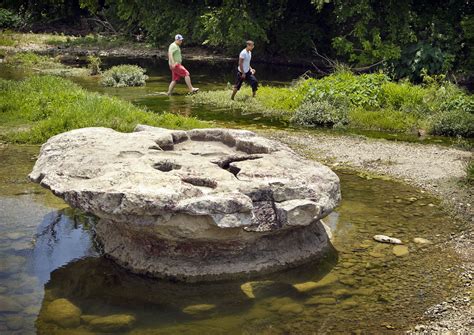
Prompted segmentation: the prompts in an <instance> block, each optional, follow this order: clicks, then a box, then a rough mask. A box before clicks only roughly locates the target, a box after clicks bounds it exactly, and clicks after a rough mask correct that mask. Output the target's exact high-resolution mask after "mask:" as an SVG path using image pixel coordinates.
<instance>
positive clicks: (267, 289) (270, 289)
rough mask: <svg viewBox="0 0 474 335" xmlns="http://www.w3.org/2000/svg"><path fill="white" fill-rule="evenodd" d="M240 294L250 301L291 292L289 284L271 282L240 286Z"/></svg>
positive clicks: (253, 282)
mask: <svg viewBox="0 0 474 335" xmlns="http://www.w3.org/2000/svg"><path fill="white" fill-rule="evenodd" d="M240 289H241V290H242V292H243V293H244V294H245V295H246V296H247V297H249V298H250V299H255V298H263V297H269V296H278V295H284V294H285V293H286V292H290V291H292V290H293V287H292V286H291V285H290V284H286V283H279V282H274V281H271V280H262V281H250V282H247V283H244V284H242V285H240Z"/></svg>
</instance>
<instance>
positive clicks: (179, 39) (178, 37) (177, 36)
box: [174, 34, 184, 41]
mask: <svg viewBox="0 0 474 335" xmlns="http://www.w3.org/2000/svg"><path fill="white" fill-rule="evenodd" d="M174 40H175V41H182V40H184V38H183V35H181V34H177V35H176V36H175V37H174Z"/></svg>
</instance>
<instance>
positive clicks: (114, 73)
mask: <svg viewBox="0 0 474 335" xmlns="http://www.w3.org/2000/svg"><path fill="white" fill-rule="evenodd" d="M145 72H146V70H145V69H143V68H141V67H140V66H137V65H117V66H113V67H111V68H110V69H108V70H107V71H105V72H104V73H103V74H102V79H101V81H100V82H101V84H102V85H103V86H110V87H127V86H144V85H145V83H146V80H147V79H148V76H147V75H146V74H145Z"/></svg>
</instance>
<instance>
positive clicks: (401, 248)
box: [392, 245, 410, 257]
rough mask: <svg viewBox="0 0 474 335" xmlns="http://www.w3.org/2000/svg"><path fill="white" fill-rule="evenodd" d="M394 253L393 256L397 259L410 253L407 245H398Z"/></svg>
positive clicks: (394, 248)
mask: <svg viewBox="0 0 474 335" xmlns="http://www.w3.org/2000/svg"><path fill="white" fill-rule="evenodd" d="M392 251H393V254H394V255H395V256H397V257H403V256H406V255H408V254H409V253H410V252H409V251H408V247H407V246H406V245H396V246H394V247H393V249H392Z"/></svg>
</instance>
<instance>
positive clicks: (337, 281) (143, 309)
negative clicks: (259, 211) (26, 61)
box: [0, 61, 465, 334]
mask: <svg viewBox="0 0 474 335" xmlns="http://www.w3.org/2000/svg"><path fill="white" fill-rule="evenodd" d="M156 62H161V61H156ZM158 65H159V66H156V68H155V67H149V75H150V77H151V78H150V81H149V82H148V84H147V86H146V87H145V88H124V89H109V88H107V89H105V88H101V87H100V86H98V84H97V81H96V80H95V79H77V80H76V81H77V82H78V83H80V84H81V85H83V86H84V87H86V88H87V89H90V90H95V91H101V92H103V93H106V94H112V95H118V96H120V97H122V98H125V99H129V100H131V101H133V102H134V103H137V104H143V105H146V106H147V107H148V108H150V109H151V110H153V111H156V112H160V111H166V110H170V111H174V112H179V113H181V114H187V115H195V116H197V117H199V118H202V119H210V120H213V121H215V122H216V123H217V124H220V125H223V126H232V127H238V126H245V127H247V126H248V125H250V124H255V122H252V121H251V119H248V116H246V115H243V116H241V118H239V115H238V114H235V113H236V112H232V113H229V112H228V113H225V111H218V110H217V111H216V110H212V109H211V108H206V107H205V106H197V107H196V106H193V105H192V104H191V103H190V102H189V99H187V98H186V97H185V96H184V95H183V94H184V92H185V90H184V89H183V87H180V88H179V89H178V93H181V94H180V95H177V96H175V97H171V98H168V97H162V96H158V95H156V92H159V91H165V90H166V87H167V84H168V79H169V78H168V77H169V76H168V72H167V71H166V70H162V69H163V68H164V69H166V64H161V63H158ZM193 66H195V65H191V66H189V68H190V70H191V73H192V75H193V79H194V80H195V81H196V83H197V82H199V86H200V87H201V88H202V89H211V88H212V89H214V88H219V87H225V85H226V84H225V83H222V76H224V75H225V73H227V72H230V73H231V74H232V67H231V66H232V65H228V64H224V65H222V64H220V65H219V64H218V65H215V66H214V65H212V64H207V65H206V66H207V67H206V69H202V68H200V67H196V68H194V67H193ZM228 67H229V68H228ZM229 69H230V70H229ZM219 71H221V72H219ZM226 71H227V72H226ZM280 71H281V72H282V73H283V74H282V75H277V74H275V73H274V72H271V73H272V75H274V77H273V78H272V77H271V76H270V74H269V75H268V77H265V76H264V75H262V79H263V81H264V82H265V81H267V82H272V83H276V84H278V83H279V82H288V81H289V80H291V79H292V78H295V77H296V76H297V75H298V73H292V72H291V71H296V70H292V69H285V68H282V69H280ZM2 75H3V76H5V77H10V78H15V79H20V78H21V77H23V76H24V75H25V74H21V73H19V72H18V71H16V72H15V71H14V72H10V73H7V72H6V71H4V72H2ZM231 77H232V76H231V75H230V77H229V81H231V80H232V78H231ZM196 86H198V85H196ZM209 110H211V111H209ZM221 114H225V115H224V116H222V119H220V118H219V116H220V115H221ZM254 121H255V120H254ZM271 126H281V125H278V124H271V122H269V121H268V120H267V121H265V122H261V123H260V125H259V127H271ZM38 152H39V147H38V146H19V145H5V146H2V147H0V333H2V334H4V333H5V334H30V333H38V334H94V333H96V332H95V331H94V330H92V329H91V326H89V325H87V324H86V323H85V322H84V323H83V324H81V325H80V326H78V327H76V328H73V329H63V328H61V327H59V326H57V325H55V324H54V323H51V322H50V321H48V319H47V318H46V313H45V311H46V309H47V307H48V305H49V304H50V303H51V302H52V301H54V300H56V299H59V298H65V299H68V300H69V301H70V302H72V303H74V304H75V305H76V306H78V307H79V308H80V309H81V312H82V315H96V316H97V315H100V316H107V315H112V314H129V315H133V316H134V317H135V318H136V322H135V324H134V325H133V327H132V328H131V329H130V330H127V331H124V332H122V333H127V334H224V333H225V334H312V333H331V334H334V333H335V334H338V333H340V334H345V333H377V334H381V333H401V332H402V331H403V330H405V329H406V328H407V327H408V326H409V325H412V324H414V323H416V322H417V321H418V320H419V319H420V318H421V317H422V316H423V311H424V310H426V308H428V307H429V306H430V305H432V304H435V303H438V302H440V301H442V300H443V299H446V298H447V297H449V296H450V295H451V294H453V292H454V291H455V290H456V288H458V287H460V286H461V285H462V283H461V279H460V272H461V269H460V265H461V260H460V259H458V258H457V256H456V253H455V252H454V250H451V249H450V248H449V247H445V246H443V242H445V241H446V240H447V239H448V238H449V237H450V236H451V234H455V233H457V232H459V231H462V230H463V229H465V227H463V225H462V224H461V223H458V222H455V221H453V220H452V219H451V218H450V217H449V216H448V215H447V214H446V213H445V212H444V211H443V209H442V208H441V206H440V204H439V202H438V200H436V199H434V198H432V197H430V196H429V195H427V194H426V193H423V192H422V191H419V190H417V189H415V188H412V187H409V186H407V185H403V184H400V183H396V182H393V181H390V180H385V179H380V178H368V177H364V176H358V175H356V174H353V173H350V172H347V171H337V173H338V175H339V177H340V178H341V187H342V198H343V200H342V203H341V205H340V206H339V207H338V208H337V210H336V211H335V212H334V213H332V214H331V215H330V216H329V217H328V218H326V220H325V221H326V223H327V224H328V225H329V226H330V227H331V228H332V230H333V234H334V237H333V240H332V244H333V246H334V251H333V252H332V253H330V254H328V255H327V258H326V259H323V260H321V261H320V262H315V263H309V264H306V265H304V266H300V267H298V268H295V269H292V270H289V271H285V272H282V273H277V274H273V275H268V276H264V277H261V278H257V279H251V280H252V281H260V282H261V283H260V284H261V286H262V287H264V289H263V290H259V291H256V294H255V298H249V297H248V296H247V295H245V294H244V292H243V290H242V288H241V285H242V284H244V283H246V282H247V281H248V280H246V279H241V280H236V281H229V282H220V283H206V284H192V285H191V284H184V283H175V282H170V281H165V280H155V279H149V278H145V277H141V276H136V275H133V274H131V273H128V272H127V271H125V270H123V269H122V268H120V267H118V266H117V265H115V264H114V263H113V262H111V261H109V260H108V259H106V258H105V257H103V256H102V255H101V252H100V248H98V247H97V246H96V244H95V241H94V235H93V226H94V218H93V217H91V216H88V215H86V214H84V213H81V212H79V211H76V210H73V209H71V208H69V207H68V206H67V204H65V203H64V202H63V201H62V200H61V199H58V198H56V197H54V196H53V195H52V194H51V192H50V191H49V190H45V189H42V188H41V187H39V186H38V185H36V184H33V183H31V182H29V181H28V180H27V174H28V173H29V172H30V171H31V168H32V166H33V164H34V161H35V157H36V155H37V154H38ZM375 234H385V235H390V236H395V237H397V238H399V239H401V240H402V241H403V242H405V245H406V246H407V247H408V253H406V252H405V253H404V254H403V255H400V254H398V255H395V252H396V251H397V250H396V249H395V250H394V247H393V246H392V245H389V244H380V243H377V242H375V241H373V240H372V236H373V235H375ZM415 237H422V238H425V239H428V240H430V241H431V242H432V243H431V244H426V245H420V244H416V243H414V242H413V238H415ZM315 283H316V284H315ZM294 285H295V286H294ZM297 288H298V289H299V290H298V289H297ZM306 288H308V290H306ZM310 288H311V289H310ZM190 306H192V307H191V308H190ZM84 319H86V318H84Z"/></svg>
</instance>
